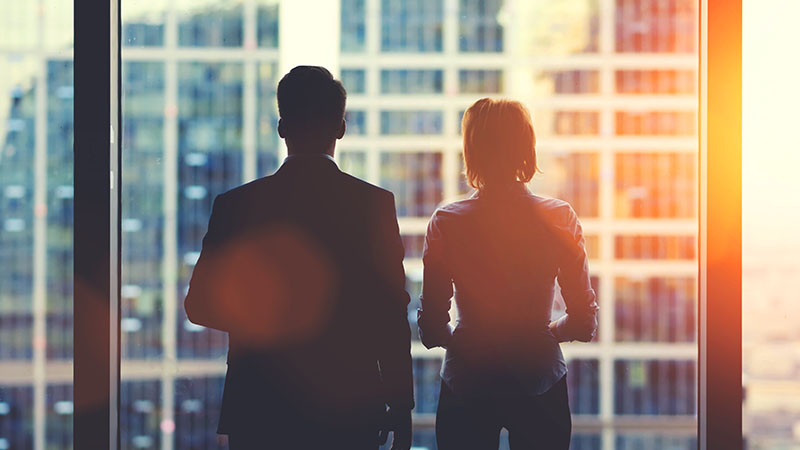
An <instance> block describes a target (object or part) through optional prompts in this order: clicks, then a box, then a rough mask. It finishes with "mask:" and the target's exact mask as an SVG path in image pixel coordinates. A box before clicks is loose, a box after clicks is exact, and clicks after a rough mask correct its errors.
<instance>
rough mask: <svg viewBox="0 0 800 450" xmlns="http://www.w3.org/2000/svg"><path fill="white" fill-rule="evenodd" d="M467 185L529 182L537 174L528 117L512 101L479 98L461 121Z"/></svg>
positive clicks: (474, 186) (532, 137)
mask: <svg viewBox="0 0 800 450" xmlns="http://www.w3.org/2000/svg"><path fill="white" fill-rule="evenodd" d="M461 132H462V134H463V135H464V163H465V165H466V176H467V182H468V183H469V185H470V186H472V187H473V188H475V189H483V188H485V187H486V186H489V185H495V184H506V183H509V182H514V181H522V182H528V181H530V179H531V178H533V175H534V174H535V173H536V171H537V170H538V168H537V166H536V135H535V134H534V132H533V124H532V123H531V115H530V113H529V112H528V109H527V108H525V106H523V105H522V103H520V102H518V101H514V100H504V99H501V100H493V99H490V98H482V99H480V100H478V101H477V102H475V103H473V104H472V106H470V107H469V109H467V111H466V112H465V113H464V118H463V119H462V121H461Z"/></svg>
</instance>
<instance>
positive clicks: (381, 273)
mask: <svg viewBox="0 0 800 450" xmlns="http://www.w3.org/2000/svg"><path fill="white" fill-rule="evenodd" d="M378 209H379V210H378V211H377V213H378V215H377V217H378V218H379V220H378V224H377V227H378V230H377V233H376V234H375V235H376V236H377V237H378V240H377V241H376V242H373V243H372V248H373V250H375V251H376V252H375V253H376V259H377V260H376V261H375V270H376V272H377V277H378V282H379V290H380V294H379V295H380V297H381V298H378V299H376V300H377V301H378V302H379V305H380V311H381V313H380V316H381V321H382V323H381V324H380V325H381V326H379V327H378V330H380V333H381V334H382V339H381V340H380V341H381V342H380V346H379V349H378V363H379V366H380V371H381V378H382V380H383V386H384V392H385V393H386V403H387V404H388V405H389V406H391V407H393V408H398V409H404V408H408V409H411V408H413V407H414V381H413V375H412V369H411V330H410V328H409V325H408V303H409V296H408V293H407V292H406V290H405V281H406V276H405V270H404V269H403V253H404V251H403V242H402V240H401V238H400V230H399V228H398V226H397V215H396V213H395V207H394V196H393V195H391V194H388V195H386V196H383V197H381V199H380V201H379V202H378Z"/></svg>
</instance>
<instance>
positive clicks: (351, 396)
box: [185, 66, 414, 450]
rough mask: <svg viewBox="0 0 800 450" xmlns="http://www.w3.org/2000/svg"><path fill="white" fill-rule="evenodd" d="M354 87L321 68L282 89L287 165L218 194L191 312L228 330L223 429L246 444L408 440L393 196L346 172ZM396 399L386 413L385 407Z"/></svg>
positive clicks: (362, 444) (398, 443)
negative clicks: (341, 149)
mask: <svg viewBox="0 0 800 450" xmlns="http://www.w3.org/2000/svg"><path fill="white" fill-rule="evenodd" d="M345 101H346V92H345V90H344V87H343V86H342V84H341V83H340V82H339V81H337V80H334V78H333V76H332V75H331V73H330V72H329V71H328V70H326V69H325V68H322V67H315V66H298V67H295V68H294V69H292V70H291V71H290V72H289V73H288V74H286V75H285V76H284V77H283V79H281V81H280V83H279V84H278V110H279V113H280V121H279V122H278V134H279V135H280V136H281V137H282V138H284V139H285V140H286V146H287V148H288V154H289V156H288V157H287V158H286V160H285V161H284V163H283V165H282V166H281V167H280V169H278V171H277V172H276V173H275V174H274V175H272V176H267V177H264V178H260V179H258V180H256V181H253V182H251V183H247V184H245V185H243V186H240V187H238V188H235V189H233V190H230V191H228V192H226V193H224V194H222V195H219V196H218V197H217V198H216V199H215V201H214V205H213V208H212V212H211V219H210V220H209V224H208V232H207V233H206V236H205V238H204V239H203V249H202V252H201V254H200V258H199V260H198V261H197V265H196V266H195V268H194V272H193V274H192V279H191V283H190V287H189V292H188V294H187V296H186V301H185V308H186V314H187V316H188V317H189V320H190V321H192V322H194V323H196V324H198V325H203V326H206V327H209V328H215V329H218V330H222V331H226V332H228V335H229V350H228V372H227V375H226V377H225V388H224V393H223V399H222V411H221V413H220V421H219V427H218V433H220V434H228V435H229V444H230V447H231V449H232V450H238V449H250V448H253V449H265V448H274V449H280V450H284V449H318V448H319V449H322V448H325V449H342V450H358V449H376V448H377V447H378V446H379V444H380V443H381V441H383V442H385V441H386V438H387V434H388V433H389V431H392V432H393V446H392V448H393V449H397V450H407V449H409V447H410V446H411V409H412V408H413V405H414V400H413V381H412V373H411V354H410V331H409V325H408V315H407V311H406V308H407V306H408V301H409V297H408V294H407V293H406V291H405V274H404V270H403V265H402V262H403V245H402V241H401V239H400V234H399V231H398V226H397V217H396V214H395V207H394V197H393V195H392V194H391V193H390V192H388V191H385V190H383V189H381V188H378V187H376V186H373V185H371V184H369V183H366V182H364V181H361V180H359V179H357V178H355V177H352V176H350V175H347V174H345V173H344V172H342V171H340V170H339V168H338V167H337V165H336V163H335V162H334V160H333V154H334V149H335V146H336V141H337V140H338V139H341V138H342V136H344V133H345V121H344V111H345ZM387 406H388V408H387Z"/></svg>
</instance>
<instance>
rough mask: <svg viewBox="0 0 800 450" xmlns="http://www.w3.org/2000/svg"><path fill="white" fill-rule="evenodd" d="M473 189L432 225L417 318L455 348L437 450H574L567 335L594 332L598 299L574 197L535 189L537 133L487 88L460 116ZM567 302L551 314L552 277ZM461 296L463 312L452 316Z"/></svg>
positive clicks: (427, 335) (436, 342) (429, 343)
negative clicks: (503, 441) (503, 435)
mask: <svg viewBox="0 0 800 450" xmlns="http://www.w3.org/2000/svg"><path fill="white" fill-rule="evenodd" d="M462 132H463V136H464V162H465V165H466V177H467V181H468V182H469V184H470V186H472V187H473V188H475V189H476V192H475V193H474V194H473V195H472V196H471V197H469V198H468V199H466V200H462V201H458V202H455V203H451V204H448V205H445V206H442V207H440V208H439V209H437V210H436V212H434V214H433V216H432V217H431V219H430V222H429V224H428V230H427V234H426V237H425V250H424V255H423V263H424V275H423V288H422V296H421V299H420V300H421V303H422V308H421V309H420V310H419V312H418V323H419V327H420V335H421V339H422V342H423V344H424V345H425V346H426V347H428V348H432V347H444V348H446V349H447V353H446V357H445V361H444V364H443V366H442V372H441V377H442V384H441V392H440V396H439V406H438V410H437V413H436V439H437V443H438V446H439V449H440V450H450V449H458V450H463V449H475V450H480V449H497V448H498V445H499V444H498V443H499V436H500V430H501V429H502V428H506V429H507V430H508V433H509V441H510V445H511V448H512V450H519V449H532V448H541V449H548V450H559V449H565V450H566V449H567V448H569V442H570V433H571V427H572V422H571V418H570V411H569V404H568V400H567V384H566V373H567V366H566V363H565V361H564V357H563V355H562V353H561V349H560V347H559V343H560V342H565V341H571V340H578V341H582V342H588V341H590V340H591V339H592V338H593V337H594V335H595V332H596V329H597V309H598V308H597V303H596V301H595V292H594V290H593V289H592V287H591V285H590V283H589V273H588V264H587V257H586V252H585V250H584V240H583V234H582V230H581V225H580V223H579V222H578V217H577V216H576V214H575V211H574V210H573V209H572V207H571V206H570V205H569V203H567V202H565V201H562V200H557V199H552V198H544V197H540V196H537V195H534V194H532V193H531V192H529V191H528V189H527V188H526V185H525V183H527V182H528V181H530V180H531V178H532V177H533V176H534V174H535V173H536V172H537V170H538V168H537V164H536V136H535V134H534V131H533V125H532V124H531V118H530V114H529V113H528V110H527V109H526V108H525V107H524V106H523V105H522V104H521V103H519V102H516V101H511V100H492V99H488V98H484V99H481V100H478V101H477V102H475V103H474V104H473V105H472V106H471V107H470V108H469V109H468V110H467V111H466V112H465V113H464V118H463V121H462ZM556 281H558V284H559V286H560V288H561V295H562V296H563V298H564V301H565V303H566V306H567V311H566V314H565V315H564V316H563V317H561V318H559V319H558V320H556V321H551V315H552V309H553V297H554V295H555V289H556V287H555V283H556ZM451 298H452V301H454V302H455V305H456V308H457V311H458V314H457V315H458V319H457V321H456V324H455V327H452V326H451V325H450V323H449V322H450V315H449V312H448V311H449V309H450V306H451Z"/></svg>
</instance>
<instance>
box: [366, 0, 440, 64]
mask: <svg viewBox="0 0 800 450" xmlns="http://www.w3.org/2000/svg"><path fill="white" fill-rule="evenodd" d="M443 9H444V6H443V0H406V1H403V2H398V1H394V0H381V50H382V51H384V52H413V53H428V52H441V51H442V40H443V37H442V29H443V27H444V11H443Z"/></svg>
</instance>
